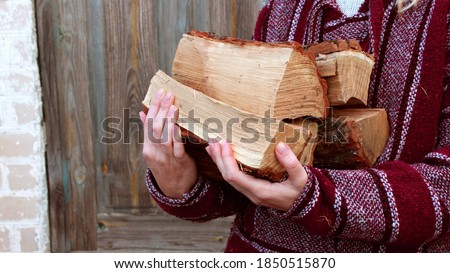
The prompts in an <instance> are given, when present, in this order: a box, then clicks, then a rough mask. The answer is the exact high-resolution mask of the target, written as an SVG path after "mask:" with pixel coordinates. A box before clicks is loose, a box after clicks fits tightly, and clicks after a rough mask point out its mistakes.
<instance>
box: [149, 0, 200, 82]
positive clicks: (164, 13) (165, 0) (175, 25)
mask: <svg viewBox="0 0 450 273" xmlns="http://www.w3.org/2000/svg"><path fill="white" fill-rule="evenodd" d="M157 3H158V4H157V18H158V27H157V29H158V61H159V62H158V64H159V69H161V70H163V71H165V72H166V73H171V71H172V62H173V58H174V56H175V51H176V48H177V46H178V41H179V40H180V39H181V37H182V35H183V33H186V31H188V29H189V28H190V27H189V19H190V17H191V12H192V9H191V6H190V5H191V1H190V0H158V1H157Z"/></svg>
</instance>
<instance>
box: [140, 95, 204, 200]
mask: <svg viewBox="0 0 450 273" xmlns="http://www.w3.org/2000/svg"><path fill="white" fill-rule="evenodd" d="M173 102H174V96H173V95H172V94H171V93H167V94H166V93H165V92H164V91H163V90H159V92H158V93H157V94H156V95H155V96H154V97H153V98H152V100H151V105H150V109H149V111H148V114H147V115H145V113H144V112H140V113H139V115H140V118H141V120H142V122H143V124H144V149H143V153H144V159H145V161H146V162H147V166H148V167H149V168H150V170H151V172H152V174H153V176H154V177H155V179H156V182H157V183H158V186H159V188H160V189H161V191H162V192H163V193H164V194H165V195H166V196H167V197H170V198H182V197H183V194H184V193H188V192H190V191H191V189H192V188H193V187H194V185H195V183H196V182H197V179H198V177H197V166H196V164H195V162H194V160H193V159H192V157H191V156H189V155H188V154H187V153H186V151H185V149H184V144H183V143H182V141H181V134H180V128H179V127H178V126H177V125H176V122H177V120H178V110H177V109H176V107H175V106H174V105H173Z"/></svg>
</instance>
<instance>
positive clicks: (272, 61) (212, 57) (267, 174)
mask: <svg viewBox="0 0 450 273" xmlns="http://www.w3.org/2000/svg"><path fill="white" fill-rule="evenodd" d="M373 65H374V61H373V58H372V57H371V56H370V55H368V54H366V53H364V52H363V51H362V50H361V48H360V47H359V44H358V43H357V42H356V41H330V42H325V43H321V44H315V45H310V46H307V47H304V46H302V45H300V44H299V43H296V42H292V43H276V44H273V43H262V42H256V41H247V40H241V39H234V38H230V37H215V36H213V35H211V34H207V33H203V32H198V31H193V32H190V33H189V34H185V35H184V36H183V38H182V39H181V41H180V43H179V45H178V48H177V52H176V56H175V59H174V63H173V68H172V74H173V76H172V77H170V76H168V75H166V74H165V73H164V72H162V71H159V72H157V73H156V75H155V76H154V77H153V79H152V80H151V84H150V88H149V90H148V93H147V96H146V98H145V99H144V101H143V104H144V107H145V109H146V110H148V107H149V105H150V100H151V97H152V96H153V95H154V94H155V93H156V92H157V91H158V90H159V89H161V88H162V89H164V90H165V91H166V92H171V93H173V94H174V96H175V106H176V107H177V108H178V109H179V116H180V119H179V122H178V124H179V125H180V127H182V128H183V129H184V132H185V135H184V136H185V140H186V147H187V150H188V152H189V153H190V154H191V155H192V156H193V157H194V159H195V160H196V162H197V165H198V168H199V170H200V172H202V173H203V174H205V175H207V176H210V177H212V178H221V175H220V172H219V171H218V169H217V167H216V166H215V164H214V163H213V162H212V160H211V159H210V158H209V156H208V155H207V153H206V151H205V150H204V148H205V147H206V145H207V142H208V140H209V139H211V138H213V139H216V140H217V141H220V140H221V139H226V140H227V141H229V142H231V143H232V145H233V150H234V153H235V156H236V159H237V161H238V162H239V164H240V166H241V167H242V170H244V171H245V172H247V173H249V174H252V175H254V176H258V177H263V178H266V179H269V180H272V181H277V180H279V179H280V178H281V176H282V175H283V174H284V169H283V167H282V166H281V165H280V164H279V163H278V161H277V159H276V157H275V152H274V149H275V146H276V144H277V143H278V142H285V143H286V144H288V146H289V147H290V148H291V149H292V150H293V151H294V153H295V154H296V155H297V156H298V159H299V161H300V162H301V163H302V164H304V165H308V166H313V165H314V166H317V167H322V168H345V169H356V168H367V167H371V166H372V165H373V164H374V162H375V161H376V159H377V157H378V156H379V155H380V153H381V152H382V150H383V148H384V145H385V143H386V141H387V138H388V134H389V126H388V121H387V115H386V113H385V111H384V110H383V109H368V108H367V107H365V105H367V93H368V87H369V82H370V75H371V71H372V67H373ZM330 106H331V107H330ZM336 107H338V108H336Z"/></svg>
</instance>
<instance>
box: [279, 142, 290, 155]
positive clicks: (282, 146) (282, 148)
mask: <svg viewBox="0 0 450 273" xmlns="http://www.w3.org/2000/svg"><path fill="white" fill-rule="evenodd" d="M277 150H278V153H280V154H286V153H287V152H288V151H289V147H288V146H287V145H286V143H283V142H280V143H278V145H277Z"/></svg>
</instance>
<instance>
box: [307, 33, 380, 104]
mask: <svg viewBox="0 0 450 273" xmlns="http://www.w3.org/2000/svg"><path fill="white" fill-rule="evenodd" d="M307 51H308V52H311V53H314V54H315V55H316V61H317V67H318V69H319V72H320V75H321V76H322V77H324V78H325V79H326V80H327V85H328V92H327V93H328V99H329V102H330V105H331V106H339V105H345V104H347V105H349V104H362V105H367V95H368V90H369V84H370V77H371V74H372V69H373V66H374V58H373V56H371V55H369V54H367V53H365V52H364V51H362V49H361V47H360V45H359V44H358V42H357V41H356V40H349V41H344V40H337V41H326V42H322V43H319V44H314V45H311V46H309V47H307Z"/></svg>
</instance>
